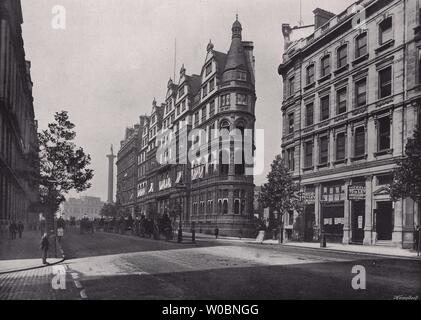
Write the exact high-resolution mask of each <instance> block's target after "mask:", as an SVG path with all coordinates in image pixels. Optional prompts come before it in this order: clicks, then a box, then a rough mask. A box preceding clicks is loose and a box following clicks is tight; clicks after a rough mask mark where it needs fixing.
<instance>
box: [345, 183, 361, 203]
mask: <svg viewBox="0 0 421 320" xmlns="http://www.w3.org/2000/svg"><path fill="white" fill-rule="evenodd" d="M348 200H365V186H358V185H355V186H352V185H351V186H348Z"/></svg>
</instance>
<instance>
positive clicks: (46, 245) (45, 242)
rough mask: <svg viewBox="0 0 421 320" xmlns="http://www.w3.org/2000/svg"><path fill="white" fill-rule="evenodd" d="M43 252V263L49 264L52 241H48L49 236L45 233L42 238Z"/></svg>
mask: <svg viewBox="0 0 421 320" xmlns="http://www.w3.org/2000/svg"><path fill="white" fill-rule="evenodd" d="M40 247H41V250H42V263H43V264H47V257H48V249H49V248H50V241H49V240H48V234H47V233H44V235H43V236H42V238H41V246H40Z"/></svg>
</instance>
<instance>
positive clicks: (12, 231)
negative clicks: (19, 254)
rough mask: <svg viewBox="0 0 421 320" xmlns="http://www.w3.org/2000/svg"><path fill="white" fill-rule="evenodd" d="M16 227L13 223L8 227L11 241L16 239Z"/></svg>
mask: <svg viewBox="0 0 421 320" xmlns="http://www.w3.org/2000/svg"><path fill="white" fill-rule="evenodd" d="M17 228H18V227H17V225H16V222H15V221H12V222H11V223H10V225H9V233H10V238H11V239H12V240H15V239H16V232H17Z"/></svg>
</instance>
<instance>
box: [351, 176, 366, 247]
mask: <svg viewBox="0 0 421 320" xmlns="http://www.w3.org/2000/svg"><path fill="white" fill-rule="evenodd" d="M365 197H366V189H365V184H355V185H350V186H349V187H348V200H349V201H350V206H351V242H352V243H357V244H362V243H363V241H364V227H365Z"/></svg>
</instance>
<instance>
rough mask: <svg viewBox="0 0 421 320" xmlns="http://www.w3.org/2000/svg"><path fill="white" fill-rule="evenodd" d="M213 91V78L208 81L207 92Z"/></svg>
mask: <svg viewBox="0 0 421 320" xmlns="http://www.w3.org/2000/svg"><path fill="white" fill-rule="evenodd" d="M214 89H215V78H213V79H211V80H210V81H209V92H212V91H213V90H214Z"/></svg>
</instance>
